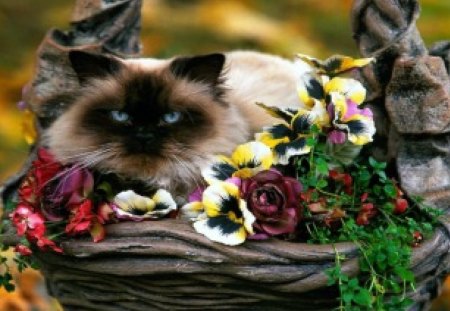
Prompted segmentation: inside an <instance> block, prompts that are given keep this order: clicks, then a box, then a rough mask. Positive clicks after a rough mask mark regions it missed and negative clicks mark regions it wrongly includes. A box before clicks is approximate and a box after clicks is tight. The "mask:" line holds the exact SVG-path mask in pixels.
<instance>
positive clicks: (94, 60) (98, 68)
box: [69, 51, 123, 83]
mask: <svg viewBox="0 0 450 311" xmlns="http://www.w3.org/2000/svg"><path fill="white" fill-rule="evenodd" d="M69 60H70V63H71V64H72V68H73V69H74V70H75V73H76V74H77V76H78V80H79V81H80V82H81V83H84V82H86V80H89V79H90V78H101V77H106V76H108V75H114V74H115V73H117V72H118V71H119V70H120V69H121V68H122V66H123V64H122V63H121V62H120V61H119V60H118V59H115V58H113V57H109V56H105V55H101V54H92V53H87V52H82V51H71V52H69Z"/></svg>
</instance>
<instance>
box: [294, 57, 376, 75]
mask: <svg viewBox="0 0 450 311" xmlns="http://www.w3.org/2000/svg"><path fill="white" fill-rule="evenodd" d="M297 57H298V58H299V59H301V60H303V61H304V62H306V63H308V64H309V65H311V66H313V67H315V68H316V69H317V72H318V73H319V74H327V75H331V76H335V75H337V74H340V73H343V72H346V71H349V70H351V69H354V68H359V67H364V66H366V65H367V64H369V63H371V62H373V61H374V60H375V59H374V58H360V59H354V58H351V57H348V56H342V55H333V56H331V57H329V58H327V59H326V60H325V61H321V60H319V59H317V58H314V57H311V56H308V55H304V54H297Z"/></svg>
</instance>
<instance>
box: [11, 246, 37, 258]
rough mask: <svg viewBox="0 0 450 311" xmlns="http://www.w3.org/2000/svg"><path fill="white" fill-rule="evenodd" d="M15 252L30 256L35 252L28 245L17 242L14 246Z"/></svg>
mask: <svg viewBox="0 0 450 311" xmlns="http://www.w3.org/2000/svg"><path fill="white" fill-rule="evenodd" d="M14 252H16V253H19V254H20V255H22V256H30V255H31V254H32V253H33V252H32V251H31V249H29V248H28V247H27V246H25V245H22V244H17V245H16V247H14Z"/></svg>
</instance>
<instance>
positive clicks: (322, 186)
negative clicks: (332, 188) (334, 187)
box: [316, 179, 328, 189]
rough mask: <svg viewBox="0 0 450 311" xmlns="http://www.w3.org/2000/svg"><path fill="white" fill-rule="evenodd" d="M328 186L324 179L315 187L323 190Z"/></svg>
mask: <svg viewBox="0 0 450 311" xmlns="http://www.w3.org/2000/svg"><path fill="white" fill-rule="evenodd" d="M327 185H328V182H327V181H326V180H325V179H321V180H319V181H318V182H317V185H316V187H317V188H319V189H322V188H325V187H326V186H327Z"/></svg>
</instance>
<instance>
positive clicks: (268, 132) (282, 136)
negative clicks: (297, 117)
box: [255, 124, 293, 148]
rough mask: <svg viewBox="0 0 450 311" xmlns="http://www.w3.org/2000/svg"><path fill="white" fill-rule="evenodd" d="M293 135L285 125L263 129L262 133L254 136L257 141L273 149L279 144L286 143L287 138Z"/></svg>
mask: <svg viewBox="0 0 450 311" xmlns="http://www.w3.org/2000/svg"><path fill="white" fill-rule="evenodd" d="M292 134H293V132H292V130H291V129H290V128H289V127H288V126H287V125H285V124H276V125H273V126H270V127H266V128H264V132H262V133H257V134H255V138H256V140H257V141H260V142H262V143H263V144H265V145H266V146H268V147H270V148H273V147H275V146H276V145H278V144H280V143H288V142H289V141H290V139H289V136H291V135H292Z"/></svg>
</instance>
